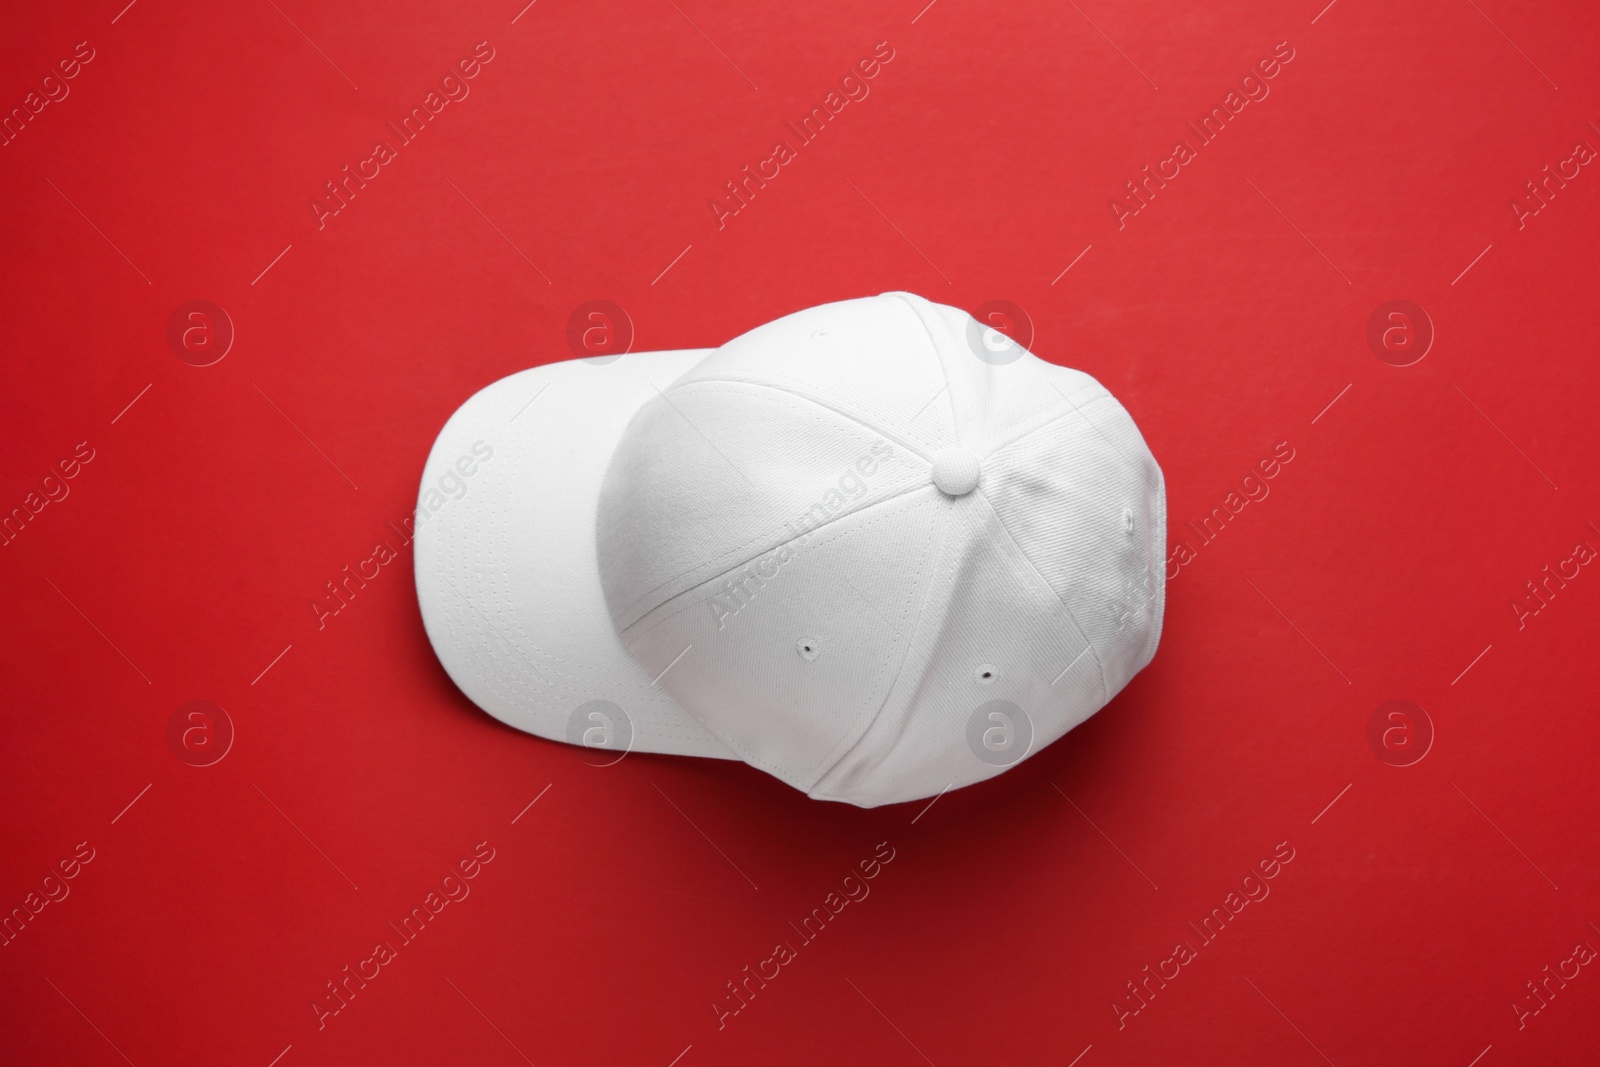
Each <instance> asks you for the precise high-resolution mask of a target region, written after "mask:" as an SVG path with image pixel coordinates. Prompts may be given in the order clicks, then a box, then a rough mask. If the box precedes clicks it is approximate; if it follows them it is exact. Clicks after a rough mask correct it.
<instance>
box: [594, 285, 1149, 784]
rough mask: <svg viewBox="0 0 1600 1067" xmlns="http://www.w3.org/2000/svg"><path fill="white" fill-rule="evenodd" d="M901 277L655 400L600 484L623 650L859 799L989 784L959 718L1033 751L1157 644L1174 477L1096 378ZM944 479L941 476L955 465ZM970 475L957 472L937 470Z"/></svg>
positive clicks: (714, 365) (750, 739)
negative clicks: (1015, 721)
mask: <svg viewBox="0 0 1600 1067" xmlns="http://www.w3.org/2000/svg"><path fill="white" fill-rule="evenodd" d="M971 322H972V320H971V318H970V317H969V316H968V315H966V314H965V313H964V312H961V311H959V310H957V309H955V308H949V307H944V306H942V305H938V304H932V303H929V302H928V301H926V300H923V299H921V298H920V297H915V296H911V295H910V294H886V295H884V296H879V297H873V298H868V299H864V300H852V301H844V302H841V303H836V304H829V305H824V306H822V307H818V308H812V309H809V310H806V311H801V312H797V313H795V314H793V315H789V316H786V317H785V318H782V319H779V320H777V321H775V322H772V323H769V324H767V325H765V326H761V327H758V328H756V329H755V330H752V331H750V332H749V333H747V334H745V335H743V336H742V337H739V338H736V339H735V340H733V341H731V342H729V343H728V344H726V345H724V346H723V347H722V348H720V349H718V350H716V351H715V352H713V353H712V354H711V355H709V356H707V357H706V358H705V359H704V360H702V361H700V362H698V363H697V364H696V365H695V366H694V367H693V369H691V370H688V371H687V373H685V374H684V375H683V376H682V377H681V378H679V379H678V380H677V381H675V382H674V383H673V384H672V385H671V386H670V387H666V388H664V389H663V392H662V394H661V395H660V396H658V397H653V398H650V399H648V400H647V402H646V403H644V405H643V406H642V407H641V408H640V409H639V411H638V414H637V415H636V416H635V417H634V418H633V420H632V422H631V423H630V424H629V425H628V427H627V430H626V432H625V433H624V434H623V435H622V438H621V441H620V442H619V443H618V445H617V447H616V450H615V455H614V456H613V458H612V461H611V464H610V468H609V470H608V471H607V473H606V476H605V479H604V483H603V486H602V488H601V492H600V500H599V515H598V521H597V525H596V533H597V537H598V562H599V567H600V580H601V585H602V588H603V590H604V595H605V602H606V606H607V608H608V609H609V612H610V616H611V619H612V621H613V622H614V623H615V625H616V628H617V631H618V632H619V633H620V635H621V639H622V642H623V644H624V645H625V646H626V647H627V649H628V650H629V652H631V653H632V655H633V656H634V657H635V658H636V659H637V660H638V661H639V663H641V664H642V665H643V667H644V672H645V674H646V675H647V676H649V677H652V678H659V681H658V683H657V684H658V685H659V686H660V687H661V688H662V689H665V690H666V691H667V692H669V693H670V694H672V696H673V697H674V698H675V699H676V702H677V704H678V705H679V706H681V707H682V708H684V709H686V710H687V711H688V713H689V714H690V715H691V716H692V717H693V718H694V720H695V721H697V722H699V723H700V724H701V725H702V726H704V727H705V728H706V730H708V731H709V733H710V734H711V735H713V736H714V737H715V738H716V739H718V740H719V741H720V742H721V743H722V744H723V745H724V746H726V748H727V749H729V750H731V751H733V752H734V753H736V754H737V755H738V756H740V757H741V758H743V759H745V760H746V761H748V762H749V763H751V764H753V765H754V766H757V767H760V768H762V769H763V770H766V771H768V772H769V773H771V774H774V775H776V776H777V777H779V778H781V779H782V780H784V781H785V782H788V783H789V784H790V785H793V786H795V787H796V788H799V789H802V790H805V791H806V792H807V793H809V794H810V795H812V796H814V797H819V798H824V799H832V800H844V801H848V802H850V803H854V804H858V805H862V806H867V807H870V806H875V805H878V804H885V803H894V802H898V801H905V800H912V799H917V798H921V797H927V796H933V795H936V794H938V793H939V792H941V791H942V790H944V789H946V788H949V787H951V786H960V785H967V784H970V783H972V782H976V781H979V780H982V779H984V778H987V777H991V776H993V775H994V774H998V773H999V772H1000V771H1001V770H1002V769H1004V768H1003V766H1001V765H996V764H995V763H992V762H988V761H986V760H984V759H982V758H980V756H979V755H978V754H976V753H975V751H974V749H973V746H972V742H971V741H970V740H969V726H970V723H971V721H972V720H973V718H974V715H975V714H977V713H979V712H981V711H982V709H983V707H984V706H986V705H987V704H988V703H990V702H993V701H1009V702H1011V703H1013V704H1015V705H1016V706H1017V707H1019V708H1020V709H1022V712H1023V714H1024V715H1025V716H1026V717H1027V718H1028V719H1029V720H1030V724H1031V737H1032V743H1031V746H1030V747H1029V749H1028V751H1029V752H1030V753H1031V752H1032V751H1037V749H1038V748H1040V747H1042V746H1043V745H1045V744H1048V743H1049V742H1051V741H1053V740H1055V739H1056V738H1058V737H1060V736H1061V735H1062V734H1063V733H1065V732H1066V731H1067V730H1069V729H1071V728H1072V727H1073V726H1075V725H1077V724H1078V723H1079V722H1081V721H1083V719H1085V718H1087V717H1088V716H1089V715H1091V714H1093V713H1094V712H1095V711H1096V710H1098V709H1099V708H1100V707H1102V706H1103V705H1104V704H1105V703H1106V702H1107V701H1109V700H1110V699H1111V698H1112V697H1113V696H1115V695H1116V694H1117V693H1118V692H1119V691H1120V690H1121V689H1122V688H1123V686H1125V685H1126V684H1127V682H1128V681H1129V679H1131V678H1132V677H1133V675H1134V674H1135V673H1137V672H1138V671H1139V670H1140V669H1142V668H1143V667H1144V666H1145V664H1147V663H1148V662H1149V661H1150V659H1151V657H1152V656H1153V655H1154V653H1155V648H1156V644H1157V641H1158V640H1159V637H1160V630H1161V619H1162V612H1163V608H1164V603H1165V600H1164V592H1165V585H1164V577H1165V572H1164V567H1163V562H1164V561H1163V542H1164V539H1165V532H1166V498H1165V487H1164V483H1163V480H1162V475H1161V471H1160V468H1159V467H1158V466H1157V464H1156V462H1155V459H1154V457H1152V456H1151V455H1150V452H1149V449H1148V448H1147V447H1146V445H1145V443H1144V440H1143V438H1142V437H1141V436H1140V434H1139V432H1138V429H1137V428H1136V427H1135V426H1134V424H1133V421H1132V419H1131V418H1129V416H1128V414H1127V412H1126V411H1124V410H1123V408H1122V406H1121V405H1120V404H1118V403H1117V401H1116V400H1115V399H1114V398H1113V397H1111V395H1110V394H1109V393H1108V392H1106V390H1105V389H1104V388H1103V387H1102V386H1101V385H1100V384H1099V383H1098V382H1096V381H1095V380H1094V379H1093V378H1091V377H1089V376H1088V375H1086V374H1083V373H1081V372H1079V371H1074V370H1069V369H1066V368H1063V367H1057V366H1054V365H1051V364H1048V363H1045V362H1044V361H1042V360H1039V359H1037V358H1036V357H1034V356H1033V355H1032V354H1030V353H1025V352H1024V353H1022V354H1021V356H1020V357H1019V358H1017V359H1015V360H1014V361H1008V362H1005V363H1003V364H997V363H995V362H992V361H990V360H987V359H982V358H979V357H978V355H977V354H975V353H974V352H973V351H972V350H971V349H970V348H969V347H968V340H967V337H968V328H969V326H970V324H971ZM952 450H961V451H962V452H965V453H968V454H970V455H971V457H973V458H974V459H975V460H976V465H977V467H978V471H979V472H980V473H978V483H977V487H976V488H975V489H972V490H970V491H968V492H965V493H963V494H959V495H951V494H949V493H945V492H941V491H940V488H939V487H938V486H937V485H936V484H935V476H934V475H935V457H938V456H945V457H947V458H945V459H943V460H941V462H940V470H939V476H940V480H941V481H942V480H944V479H945V477H946V476H949V477H950V478H955V477H956V476H957V475H960V474H963V473H965V474H971V473H973V472H971V471H969V470H966V467H965V466H964V464H965V461H964V460H962V461H961V462H959V463H957V462H956V461H955V460H952V459H949V458H948V457H949V456H952V455H959V453H956V452H953V451H952ZM952 486H953V487H956V488H959V487H960V484H958V483H952Z"/></svg>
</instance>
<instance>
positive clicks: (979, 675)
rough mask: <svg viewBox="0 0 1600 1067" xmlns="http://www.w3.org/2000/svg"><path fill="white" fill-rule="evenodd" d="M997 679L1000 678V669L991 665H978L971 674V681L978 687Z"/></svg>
mask: <svg viewBox="0 0 1600 1067" xmlns="http://www.w3.org/2000/svg"><path fill="white" fill-rule="evenodd" d="M998 677H1000V668H999V667H996V666H995V665H994V664H992V663H983V664H980V665H979V666H978V668H977V670H975V671H973V672H972V680H973V681H974V682H977V683H978V684H979V685H988V684H989V683H990V682H993V681H994V680H995V679H996V678H998Z"/></svg>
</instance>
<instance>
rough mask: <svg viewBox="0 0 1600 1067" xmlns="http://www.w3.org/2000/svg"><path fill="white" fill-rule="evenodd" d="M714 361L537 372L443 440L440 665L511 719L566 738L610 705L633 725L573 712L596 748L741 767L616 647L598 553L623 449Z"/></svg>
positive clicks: (439, 453) (438, 444) (428, 619)
mask: <svg viewBox="0 0 1600 1067" xmlns="http://www.w3.org/2000/svg"><path fill="white" fill-rule="evenodd" d="M706 355H707V351H706V350H705V349H696V350H690V351H679V352H643V353H635V354H631V355H625V356H622V357H621V358H620V359H617V360H616V361H614V362H611V363H605V364H601V363H597V362H593V361H587V360H573V361H570V362H566V363H555V364H551V365H548V366H543V367H535V368H534V369H532V370H525V371H522V372H521V373H519V374H513V375H512V376H510V377H509V378H503V379H501V380H500V381H498V382H495V383H494V384H493V385H491V386H489V387H488V388H486V389H484V390H482V391H481V392H479V393H478V394H477V395H475V396H474V397H472V399H470V400H468V401H467V402H466V403H465V404H463V405H462V406H461V408H460V409H459V410H458V411H457V412H456V413H455V414H454V415H452V416H451V417H450V421H449V422H448V423H447V424H446V425H445V427H444V429H443V430H441V431H440V433H439V437H438V440H436V441H435V442H434V445H433V450H432V452H431V454H430V455H429V456H428V462H427V465H426V467H425V468H424V470H423V474H422V489H421V492H420V494H419V500H418V509H417V510H418V514H417V519H416V522H417V527H416V537H415V540H414V549H415V553H416V579H417V600H418V603H419V604H420V605H421V608H422V621H423V624H424V625H425V626H426V628H427V631H428V638H429V640H430V641H432V643H433V648H434V651H435V652H436V653H437V654H438V656H439V661H440V662H441V663H442V664H443V665H444V668H445V670H446V671H447V672H449V674H450V677H451V678H452V679H454V680H455V683H456V685H458V686H459V687H460V688H461V691H462V692H464V693H465V694H466V695H467V696H468V697H470V698H471V699H472V702H473V703H475V704H477V705H478V706H479V707H481V708H483V709H484V710H485V711H487V712H489V713H490V714H491V715H493V716H494V717H495V718H497V719H499V720H501V721H502V722H505V723H507V724H509V725H511V726H514V727H516V728H517V729H519V730H524V731H526V732H528V733H532V734H537V735H539V736H540V737H548V738H551V739H553V740H557V741H566V740H569V739H570V738H571V737H573V733H572V730H571V725H572V722H573V720H574V713H575V712H579V711H580V709H586V705H589V704H590V702H592V701H609V702H610V703H611V704H613V705H615V707H616V708H617V709H620V710H621V712H622V714H623V715H624V716H626V719H624V720H619V719H618V718H617V716H616V715H615V713H614V712H613V711H610V710H603V711H602V714H603V716H604V717H602V718H591V713H590V711H589V710H587V709H586V710H584V711H583V712H582V713H581V714H579V715H578V717H577V719H578V722H579V725H580V727H581V728H582V729H581V731H580V732H579V734H578V736H582V737H584V738H585V739H586V741H587V743H589V744H590V745H591V746H592V747H597V748H607V747H617V748H622V749H627V748H632V749H634V750H638V751H643V752H665V753H672V754H675V755H687V756H716V757H721V758H733V754H732V753H730V752H729V751H728V750H727V748H726V747H725V746H723V745H722V744H721V743H720V742H719V741H717V740H716V739H715V738H714V737H712V736H711V734H710V733H708V732H707V731H706V730H705V728H704V727H702V726H700V725H699V724H698V723H697V722H696V721H695V720H694V719H693V718H692V717H691V716H690V715H689V714H688V713H687V712H685V711H684V710H683V709H682V708H681V707H679V706H678V705H677V704H676V703H675V702H674V701H673V699H672V697H671V696H670V695H669V694H668V693H667V692H666V691H664V690H662V689H661V688H659V687H657V686H654V685H652V684H651V677H652V676H651V675H649V674H646V673H645V671H644V668H643V667H641V666H640V665H639V664H638V662H637V661H636V660H634V659H633V657H631V656H630V655H629V654H628V653H627V651H626V650H625V649H624V648H623V647H622V644H621V642H620V641H619V640H618V639H617V634H616V631H615V629H613V627H612V625H611V619H610V617H609V615H608V614H607V613H606V610H605V602H604V600H603V598H602V596H601V592H600V578H599V570H598V565H597V562H596V559H595V536H594V520H595V505H596V503H597V501H598V499H599V493H600V482H601V478H602V476H603V475H604V474H605V469H606V464H607V462H608V461H609V460H610V458H611V453H612V450H613V448H614V447H615V445H616V442H617V441H618V439H619V438H621V436H622V432H623V430H624V428H625V427H626V426H627V425H628V420H629V419H630V418H631V417H632V416H633V414H634V412H636V411H638V410H639V409H640V407H641V406H643V405H644V404H645V402H646V401H648V400H652V399H654V398H656V397H658V396H659V395H660V392H659V391H660V390H662V389H666V388H667V387H668V386H669V385H671V384H672V382H673V380H674V379H676V378H677V377H678V376H679V375H681V374H682V373H683V372H684V371H686V370H688V369H689V368H690V367H693V366H694V365H695V364H696V363H698V362H700V361H701V360H702V359H704V358H705V356H706ZM485 452H488V453H489V455H488V458H487V459H485V458H484V453H485ZM462 457H467V458H466V462H465V463H463V462H462ZM469 470H470V471H471V473H470V474H468V473H465V472H466V471H469ZM452 475H453V476H452ZM630 735H631V736H630Z"/></svg>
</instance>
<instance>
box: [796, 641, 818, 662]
mask: <svg viewBox="0 0 1600 1067" xmlns="http://www.w3.org/2000/svg"><path fill="white" fill-rule="evenodd" d="M794 650H795V651H796V652H798V653H800V658H801V659H803V660H805V661H806V662H808V663H809V662H810V661H812V660H814V659H816V658H817V657H818V656H820V655H822V646H821V644H819V643H818V642H817V640H816V638H814V637H802V638H801V639H800V640H798V641H796V642H795V643H794Z"/></svg>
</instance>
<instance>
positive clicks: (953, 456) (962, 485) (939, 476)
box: [933, 448, 982, 496]
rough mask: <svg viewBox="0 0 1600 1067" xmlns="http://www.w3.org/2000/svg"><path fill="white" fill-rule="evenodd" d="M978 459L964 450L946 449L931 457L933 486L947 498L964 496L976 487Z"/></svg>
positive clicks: (979, 471) (979, 472)
mask: <svg viewBox="0 0 1600 1067" xmlns="http://www.w3.org/2000/svg"><path fill="white" fill-rule="evenodd" d="M981 473H982V472H981V470H980V469H979V467H978V457H977V456H974V455H973V454H972V453H971V452H968V451H967V450H966V449H964V448H947V449H945V450H944V451H942V452H938V453H936V454H935V455H934V457H933V484H934V485H935V486H936V487H937V488H938V490H939V492H941V493H944V494H946V495H947V496H966V495H967V494H968V493H970V492H972V491H973V490H974V489H976V488H977V487H978V476H979V475H980V474H981Z"/></svg>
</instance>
